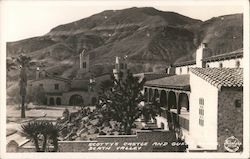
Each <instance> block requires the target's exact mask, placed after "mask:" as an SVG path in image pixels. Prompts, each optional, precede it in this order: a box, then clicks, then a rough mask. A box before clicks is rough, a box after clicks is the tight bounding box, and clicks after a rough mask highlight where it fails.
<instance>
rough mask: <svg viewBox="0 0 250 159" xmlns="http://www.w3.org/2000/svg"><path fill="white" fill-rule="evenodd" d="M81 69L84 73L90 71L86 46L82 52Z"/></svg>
mask: <svg viewBox="0 0 250 159" xmlns="http://www.w3.org/2000/svg"><path fill="white" fill-rule="evenodd" d="M79 56H80V70H81V72H83V73H87V72H89V54H88V53H86V49H85V48H84V49H83V50H82V52H81V53H80V55H79Z"/></svg>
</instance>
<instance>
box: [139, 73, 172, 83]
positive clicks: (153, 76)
mask: <svg viewBox="0 0 250 159" xmlns="http://www.w3.org/2000/svg"><path fill="white" fill-rule="evenodd" d="M134 76H135V77H139V78H141V79H142V78H145V79H146V80H147V81H151V80H155V79H158V78H163V77H167V76H169V75H168V74H167V73H166V72H144V73H137V74H134Z"/></svg>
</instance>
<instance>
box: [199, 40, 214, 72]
mask: <svg viewBox="0 0 250 159" xmlns="http://www.w3.org/2000/svg"><path fill="white" fill-rule="evenodd" d="M209 56H211V50H210V49H209V48H208V47H207V43H202V44H201V45H200V46H199V48H198V49H197V51H196V66H197V67H201V68H202V67H205V62H204V61H202V59H204V58H206V57H209Z"/></svg>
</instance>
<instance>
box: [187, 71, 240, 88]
mask: <svg viewBox="0 0 250 159" xmlns="http://www.w3.org/2000/svg"><path fill="white" fill-rule="evenodd" d="M190 71H191V72H192V73H193V74H195V75H197V76H199V77H201V78H202V79H204V80H206V81H207V82H209V83H210V84H212V85H214V86H216V87H217V88H221V87H243V69H242V68H190Z"/></svg>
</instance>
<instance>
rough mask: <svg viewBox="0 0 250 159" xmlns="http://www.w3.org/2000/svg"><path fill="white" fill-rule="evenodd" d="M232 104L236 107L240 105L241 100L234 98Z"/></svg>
mask: <svg viewBox="0 0 250 159" xmlns="http://www.w3.org/2000/svg"><path fill="white" fill-rule="evenodd" d="M234 105H235V107H236V108H240V107H241V101H240V100H239V99H236V100H235V101H234Z"/></svg>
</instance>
